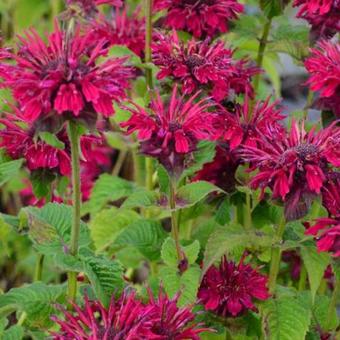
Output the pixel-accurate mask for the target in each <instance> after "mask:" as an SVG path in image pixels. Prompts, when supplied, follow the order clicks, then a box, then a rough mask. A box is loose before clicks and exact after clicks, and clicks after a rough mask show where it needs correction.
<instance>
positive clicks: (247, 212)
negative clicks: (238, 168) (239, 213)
mask: <svg viewBox="0 0 340 340" xmlns="http://www.w3.org/2000/svg"><path fill="white" fill-rule="evenodd" d="M251 225H252V221H251V197H250V194H249V193H246V204H245V205H244V227H245V228H246V229H247V230H250V229H251Z"/></svg>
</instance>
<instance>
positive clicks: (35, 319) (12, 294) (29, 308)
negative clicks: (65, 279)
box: [0, 282, 65, 328]
mask: <svg viewBox="0 0 340 340" xmlns="http://www.w3.org/2000/svg"><path fill="white" fill-rule="evenodd" d="M64 292H65V287H64V286H62V285H56V286H51V285H46V284H44V283H42V282H36V283H32V284H30V285H24V286H22V287H20V288H12V289H11V290H10V291H9V292H7V293H6V294H3V295H0V311H1V310H3V308H4V307H6V308H8V309H9V307H13V309H14V310H16V311H18V312H26V313H27V322H29V324H30V325H32V326H34V327H37V328H45V327H46V326H48V325H51V323H52V322H51V320H50V315H51V314H52V312H53V310H54V307H53V306H54V304H55V303H56V302H58V301H59V302H61V301H60V299H62V298H63V295H64ZM5 315H7V314H5Z"/></svg>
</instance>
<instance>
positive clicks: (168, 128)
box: [121, 86, 214, 176]
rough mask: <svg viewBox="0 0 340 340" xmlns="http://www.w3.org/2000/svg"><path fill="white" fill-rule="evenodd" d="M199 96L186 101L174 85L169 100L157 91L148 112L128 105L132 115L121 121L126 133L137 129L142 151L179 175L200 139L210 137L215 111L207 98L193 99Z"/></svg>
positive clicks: (169, 170)
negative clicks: (164, 99) (166, 100)
mask: <svg viewBox="0 0 340 340" xmlns="http://www.w3.org/2000/svg"><path fill="white" fill-rule="evenodd" d="M198 95H199V93H197V94H195V95H194V96H193V97H191V98H190V99H188V100H185V99H184V96H182V97H179V96H178V95H177V87H176V86H175V87H174V90H173V92H172V95H171V98H170V102H169V103H164V102H163V101H162V99H161V97H160V95H159V94H157V95H156V98H155V99H154V100H153V101H152V102H151V110H150V111H151V112H150V113H149V112H147V111H146V109H144V108H142V107H140V106H138V105H136V104H134V106H135V107H134V108H132V109H131V108H127V110H128V111H130V112H131V113H132V116H131V118H130V119H129V120H128V121H127V122H124V123H122V124H121V126H122V127H126V128H127V133H128V134H131V133H133V132H134V131H137V132H138V134H137V137H138V139H139V140H140V141H141V147H140V148H141V152H142V153H144V154H145V155H148V156H151V157H154V158H157V159H158V161H159V162H160V163H161V164H162V165H163V166H164V167H165V168H166V169H167V170H168V172H169V173H170V174H171V175H174V176H178V175H180V174H181V172H182V170H183V168H184V166H185V161H186V160H188V159H189V158H190V155H191V154H192V152H193V151H195V150H196V146H197V143H198V142H199V141H200V140H208V139H212V135H213V119H214V114H213V113H211V112H209V111H208V109H209V108H211V107H212V106H213V104H211V103H209V102H208V100H207V99H202V100H200V101H198V102H195V99H196V98H197V97H198Z"/></svg>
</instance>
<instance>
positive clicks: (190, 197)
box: [176, 181, 223, 208]
mask: <svg viewBox="0 0 340 340" xmlns="http://www.w3.org/2000/svg"><path fill="white" fill-rule="evenodd" d="M222 191H223V190H221V189H220V188H218V187H217V186H215V185H214V184H212V183H210V182H206V181H197V182H193V183H190V184H187V185H184V186H183V187H181V188H179V190H178V192H177V195H176V200H177V204H178V208H183V207H190V206H192V205H194V204H196V203H198V202H199V201H201V200H202V199H203V198H205V197H206V196H207V195H208V194H210V193H212V192H222Z"/></svg>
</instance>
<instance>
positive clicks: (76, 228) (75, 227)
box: [68, 121, 81, 301]
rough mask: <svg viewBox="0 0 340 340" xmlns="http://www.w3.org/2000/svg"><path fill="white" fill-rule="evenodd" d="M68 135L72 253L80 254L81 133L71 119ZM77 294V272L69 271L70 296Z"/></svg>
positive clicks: (74, 254)
mask: <svg viewBox="0 0 340 340" xmlns="http://www.w3.org/2000/svg"><path fill="white" fill-rule="evenodd" d="M68 136H69V139H70V144H71V158H72V188H73V190H72V198H73V200H72V201H73V221H72V230H71V245H70V254H71V255H73V256H76V255H77V254H78V244H79V234H80V208H81V190H80V154H79V152H80V135H79V133H78V130H77V124H76V123H75V122H72V121H70V122H69V125H68ZM76 294H77V273H75V272H69V273H68V298H69V300H70V301H74V299H75V297H76Z"/></svg>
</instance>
